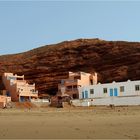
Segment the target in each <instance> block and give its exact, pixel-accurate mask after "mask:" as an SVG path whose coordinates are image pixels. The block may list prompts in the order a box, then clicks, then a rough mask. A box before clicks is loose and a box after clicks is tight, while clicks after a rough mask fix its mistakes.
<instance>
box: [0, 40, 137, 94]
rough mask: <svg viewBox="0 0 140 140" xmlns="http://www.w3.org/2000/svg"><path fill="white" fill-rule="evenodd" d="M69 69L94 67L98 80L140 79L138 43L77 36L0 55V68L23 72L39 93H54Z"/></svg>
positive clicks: (91, 69) (105, 81)
mask: <svg viewBox="0 0 140 140" xmlns="http://www.w3.org/2000/svg"><path fill="white" fill-rule="evenodd" d="M68 71H73V72H77V71H84V72H91V73H92V72H94V71H96V72H97V73H98V76H99V81H100V82H101V83H108V82H112V81H125V80H128V79H130V80H138V79H140V43H138V42H124V41H104V40H100V39H78V40H74V41H65V42H62V43H58V44H53V45H46V46H43V47H40V48H37V49H33V50H31V51H28V52H24V53H20V54H13V55H3V56H0V76H1V75H2V73H3V72H13V73H17V74H20V75H22V74H24V75H25V78H26V79H27V80H28V81H29V82H30V83H33V82H35V83H36V87H37V89H38V90H39V92H40V93H49V94H55V93H56V91H57V84H58V82H59V81H60V79H63V78H67V76H68Z"/></svg>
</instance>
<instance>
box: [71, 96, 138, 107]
mask: <svg viewBox="0 0 140 140" xmlns="http://www.w3.org/2000/svg"><path fill="white" fill-rule="evenodd" d="M72 104H73V105H74V106H92V105H107V106H108V105H111V104H113V105H115V106H121V105H140V96H139V95H138V96H127V97H124V96H120V97H105V98H94V99H83V100H72Z"/></svg>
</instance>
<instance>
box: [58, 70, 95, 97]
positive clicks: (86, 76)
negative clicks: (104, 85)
mask: <svg viewBox="0 0 140 140" xmlns="http://www.w3.org/2000/svg"><path fill="white" fill-rule="evenodd" d="M94 84H97V73H94V74H90V73H85V72H76V73H74V72H69V75H68V78H67V79H62V80H61V83H60V84H58V93H57V95H58V96H70V97H71V98H72V99H78V98H79V91H78V88H79V87H83V86H89V85H94Z"/></svg>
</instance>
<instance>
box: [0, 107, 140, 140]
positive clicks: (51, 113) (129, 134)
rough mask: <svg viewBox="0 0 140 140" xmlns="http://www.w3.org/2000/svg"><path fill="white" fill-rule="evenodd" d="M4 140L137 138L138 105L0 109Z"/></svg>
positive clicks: (139, 124) (0, 131)
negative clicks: (5, 139)
mask: <svg viewBox="0 0 140 140" xmlns="http://www.w3.org/2000/svg"><path fill="white" fill-rule="evenodd" d="M0 126H1V127H0V138H1V139H4V138H7V139H35V138H36V139H43V138H45V139H46V138H47V139H94V138H95V139H139V138H140V106H135V107H115V108H113V109H111V108H110V107H90V108H71V109H70V108H36V109H27V108H26V109H14V108H12V109H1V110H0Z"/></svg>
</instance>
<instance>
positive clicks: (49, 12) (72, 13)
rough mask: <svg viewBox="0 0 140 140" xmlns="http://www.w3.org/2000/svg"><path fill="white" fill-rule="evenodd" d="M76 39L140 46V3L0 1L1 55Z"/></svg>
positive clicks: (119, 1)
mask: <svg viewBox="0 0 140 140" xmlns="http://www.w3.org/2000/svg"><path fill="white" fill-rule="evenodd" d="M78 38H100V39H103V40H124V41H137V42H140V1H121V0H118V1H113V0H112V1H105V0H104V1H92V0H90V1H84V0H81V1H80V0H79V1H74V0H72V1H59V0H57V1H45V0H44V1H39V0H38V1H37V0H35V1H27V0H26V1H12V0H11V1H1V0H0V55H4V54H13V53H20V52H24V51H28V50H31V49H33V48H37V47H40V46H43V45H49V44H54V43H59V42H62V41H65V40H75V39H78Z"/></svg>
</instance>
